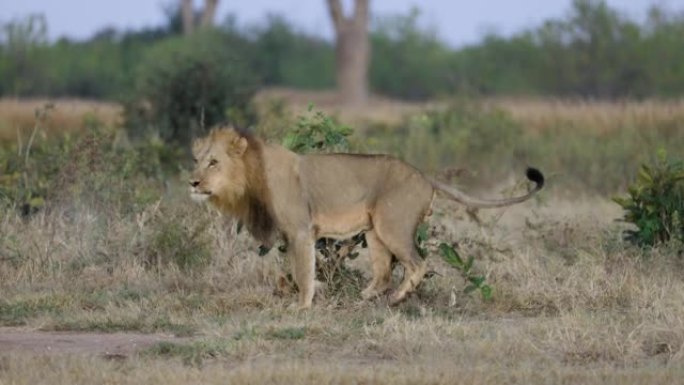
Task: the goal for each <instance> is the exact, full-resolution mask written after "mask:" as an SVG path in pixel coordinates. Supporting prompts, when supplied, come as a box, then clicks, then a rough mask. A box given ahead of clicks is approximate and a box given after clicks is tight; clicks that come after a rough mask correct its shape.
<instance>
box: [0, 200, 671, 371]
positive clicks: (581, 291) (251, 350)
mask: <svg viewBox="0 0 684 385" xmlns="http://www.w3.org/2000/svg"><path fill="white" fill-rule="evenodd" d="M165 199H166V200H168V201H167V202H163V203H162V205H168V207H175V210H179V211H180V213H182V214H183V215H182V216H180V217H181V218H183V219H182V221H183V224H184V225H185V226H191V225H192V224H191V222H196V221H203V220H208V221H210V226H209V227H208V229H207V231H208V232H209V233H210V235H211V237H212V239H213V242H212V255H213V257H212V261H211V263H210V265H209V266H208V267H207V268H205V269H200V270H196V271H192V272H190V273H188V272H182V271H179V270H178V269H177V268H174V267H172V266H167V267H165V268H162V269H150V268H146V267H145V264H144V263H143V261H144V258H142V256H141V255H140V252H141V251H140V250H141V244H144V240H145V237H146V234H147V230H146V228H147V227H149V226H153V220H152V219H150V218H153V217H154V211H155V210H161V209H160V208H159V206H156V205H153V206H151V207H149V208H148V209H147V210H145V211H144V212H142V213H140V214H138V215H137V220H133V219H130V220H129V219H125V218H121V219H115V220H109V221H106V220H103V218H101V217H100V216H99V214H98V213H96V212H89V211H87V210H85V209H83V208H81V209H79V210H78V211H77V212H76V213H75V215H72V216H71V217H68V218H65V217H64V215H63V213H52V214H39V215H37V216H35V217H33V218H31V219H30V220H28V221H26V220H22V219H20V218H17V217H13V216H11V215H9V216H5V217H3V219H2V222H0V232H1V233H2V234H3V243H2V247H3V248H2V249H0V254H2V261H1V262H0V290H2V293H3V297H2V300H1V301H0V322H2V323H3V324H5V325H23V326H22V327H23V328H24V329H25V330H35V329H40V330H76V331H83V332H87V331H105V332H106V331H120V330H133V331H145V332H150V331H167V332H172V333H176V334H178V335H182V336H188V335H190V336H193V337H192V338H191V339H189V340H188V339H183V340H179V341H177V342H172V343H171V344H170V345H160V346H157V347H153V348H152V349H148V350H146V351H143V352H141V353H140V354H139V355H132V356H128V357H127V358H124V359H123V361H116V362H111V361H108V360H106V359H104V358H96V357H91V356H82V355H57V356H50V357H42V356H37V355H33V354H26V355H20V354H17V353H13V354H10V355H7V354H5V355H3V354H2V353H0V356H4V357H2V358H1V359H0V367H1V368H2V373H3V375H2V378H3V379H4V381H6V382H5V383H10V384H22V383H36V382H38V383H40V382H41V379H43V380H44V379H46V378H49V379H50V380H49V382H50V383H67V382H68V383H85V382H89V383H92V382H93V380H95V381H97V379H101V380H103V381H104V379H107V381H109V382H111V383H150V384H153V383H162V382H163V383H167V384H175V383H185V382H187V381H189V380H191V381H194V382H198V381H199V382H203V383H214V382H219V381H220V382H223V383H225V382H226V380H227V381H228V382H231V383H311V384H313V383H316V384H319V383H331V384H333V383H334V384H345V383H350V384H351V383H375V384H395V383H406V384H408V383H426V384H427V383H429V384H442V383H444V384H447V383H453V381H455V379H458V380H459V381H462V382H467V383H474V384H495V383H511V382H516V383H531V384H534V383H577V382H579V383H597V384H598V383H608V384H611V383H615V384H618V383H620V384H637V383H677V381H681V379H682V378H684V377H682V374H683V371H684V323H683V321H682V320H684V294H683V293H684V279H683V278H682V277H684V274H682V273H684V267H683V266H682V263H681V260H680V259H678V257H676V251H671V250H668V249H658V250H655V251H652V252H642V251H640V250H635V249H633V248H631V247H630V246H629V245H627V244H624V243H623V242H622V241H621V240H620V239H619V235H618V233H619V228H618V227H617V225H616V224H614V223H613V221H612V220H613V218H615V217H616V216H617V215H618V214H619V210H618V209H617V207H616V206H614V205H612V204H610V203H608V202H606V201H603V200H601V199H589V198H585V199H578V200H573V201H567V200H565V199H562V198H557V197H546V201H545V202H536V203H535V202H531V203H528V204H525V205H522V206H518V207H515V208H511V209H508V210H506V211H496V212H495V211H490V212H482V213H481V214H480V219H481V221H482V225H476V224H475V223H473V222H471V221H469V220H467V219H466V216H465V215H463V212H462V211H461V210H460V209H459V208H458V206H456V205H454V204H452V203H450V202H445V201H439V202H438V205H437V211H436V213H435V215H434V217H433V219H432V220H431V223H432V225H433V228H434V237H435V239H440V240H446V241H452V242H455V241H457V242H458V243H459V245H460V250H461V252H462V253H463V254H464V255H471V254H473V255H476V256H477V257H478V259H477V267H478V269H479V270H481V271H482V272H485V273H486V275H487V277H488V281H489V282H490V284H492V285H493V286H494V288H495V294H494V300H493V301H491V302H482V301H481V300H480V299H479V298H478V297H477V296H475V295H470V296H468V295H464V294H462V293H461V290H462V288H463V286H464V282H463V281H462V280H461V278H460V277H459V275H458V274H456V272H455V271H454V270H452V269H451V268H449V267H448V266H447V265H446V264H444V263H443V262H442V261H441V260H440V259H439V258H438V257H437V256H436V255H434V254H433V255H432V256H431V257H430V259H429V263H430V266H431V268H432V269H433V270H435V271H436V272H437V273H438V275H436V276H435V277H433V278H431V279H430V280H428V281H427V282H426V283H425V284H424V286H423V287H422V288H421V290H420V291H419V293H418V294H417V295H415V296H414V297H412V298H411V299H409V300H408V301H407V302H406V303H404V304H402V305H401V306H399V307H397V308H388V307H386V304H385V301H384V300H379V301H376V302H373V303H362V302H360V301H359V299H358V298H356V297H354V296H349V295H334V293H333V294H331V293H329V294H328V296H327V297H325V298H319V299H318V300H317V302H316V304H315V307H314V309H312V310H311V311H308V312H303V313H299V312H296V311H293V310H290V309H289V308H288V306H289V305H290V303H292V301H294V296H292V295H290V296H285V297H283V298H280V297H277V296H274V295H273V289H274V286H275V284H274V282H275V280H276V277H277V275H278V271H279V270H280V268H281V262H280V261H279V258H278V256H277V252H272V253H270V254H269V255H267V256H265V257H259V256H258V255H257V254H256V252H255V250H256V246H257V245H256V244H255V243H254V242H253V241H252V240H251V239H250V238H249V237H247V236H246V235H244V234H241V235H237V236H236V235H235V233H234V230H235V229H234V228H232V225H231V224H230V223H226V222H225V221H224V220H222V219H221V218H220V217H218V216H217V215H216V214H215V213H214V212H213V211H210V210H204V209H201V208H200V207H197V206H191V203H190V202H187V200H186V199H185V197H184V196H182V194H181V193H178V194H177V195H176V194H174V193H171V194H170V195H169V196H167V197H165ZM143 249H144V248H143ZM79 258H80V259H79ZM76 262H78V263H76ZM358 267H360V268H363V269H364V271H367V267H368V266H367V257H366V256H365V251H363V252H362V255H361V257H359V260H358ZM397 278H398V277H397Z"/></svg>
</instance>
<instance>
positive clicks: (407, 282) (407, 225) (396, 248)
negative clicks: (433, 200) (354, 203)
mask: <svg viewBox="0 0 684 385" xmlns="http://www.w3.org/2000/svg"><path fill="white" fill-rule="evenodd" d="M428 207H429V204H428V205H426V207H404V208H403V210H402V211H399V210H392V207H390V206H388V207H384V208H383V207H380V208H379V209H378V211H377V213H376V215H375V216H374V218H373V226H374V228H375V231H376V233H377V235H378V238H379V239H380V240H381V241H382V243H383V244H385V245H386V246H387V248H388V249H389V251H390V252H391V253H392V254H394V255H395V256H396V257H397V259H398V260H399V262H400V263H401V264H402V266H403V267H404V280H403V281H402V282H401V284H400V285H399V287H398V288H397V290H395V291H394V293H392V295H391V296H390V300H389V302H390V305H396V304H397V303H399V302H401V301H402V300H404V298H406V295H407V294H408V293H410V292H412V291H414V290H415V289H416V287H418V285H419V284H420V282H421V281H422V280H423V276H424V275H425V273H426V271H427V263H426V262H425V260H424V259H423V258H422V257H421V256H420V255H419V254H418V251H417V250H416V247H415V243H414V237H415V232H416V228H417V226H418V223H419V222H420V220H421V219H422V218H423V216H424V214H425V212H426V211H427V208H428Z"/></svg>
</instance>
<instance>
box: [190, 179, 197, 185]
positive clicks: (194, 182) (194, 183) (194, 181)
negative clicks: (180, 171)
mask: <svg viewBox="0 0 684 385" xmlns="http://www.w3.org/2000/svg"><path fill="white" fill-rule="evenodd" d="M190 186H192V187H197V186H199V181H198V180H191V181H190Z"/></svg>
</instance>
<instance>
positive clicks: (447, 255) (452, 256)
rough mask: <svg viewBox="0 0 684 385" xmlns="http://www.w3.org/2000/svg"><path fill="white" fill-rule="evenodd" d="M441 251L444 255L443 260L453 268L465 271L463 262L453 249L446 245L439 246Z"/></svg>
mask: <svg viewBox="0 0 684 385" xmlns="http://www.w3.org/2000/svg"><path fill="white" fill-rule="evenodd" d="M439 251H440V253H441V254H442V258H444V260H445V261H446V262H447V263H448V264H450V265H451V266H453V267H456V268H458V269H459V270H460V269H463V260H462V259H461V257H460V256H459V255H458V253H457V252H456V250H454V248H453V247H451V246H449V245H447V244H446V243H440V244H439Z"/></svg>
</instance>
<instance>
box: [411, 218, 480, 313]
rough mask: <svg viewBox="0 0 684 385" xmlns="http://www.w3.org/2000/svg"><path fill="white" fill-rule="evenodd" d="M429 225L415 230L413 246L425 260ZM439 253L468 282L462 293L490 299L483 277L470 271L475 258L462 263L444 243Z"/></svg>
mask: <svg viewBox="0 0 684 385" xmlns="http://www.w3.org/2000/svg"><path fill="white" fill-rule="evenodd" d="M429 228H430V227H429V225H428V224H427V223H421V224H420V225H418V228H417V229H416V235H415V240H414V241H415V246H416V250H417V251H418V254H420V256H421V257H423V258H426V257H427V255H428V250H427V248H426V247H425V243H426V242H427V240H428V230H429ZM439 252H440V254H441V255H442V258H444V260H445V261H446V262H447V263H448V264H449V265H450V266H452V267H454V268H455V269H457V270H458V271H459V272H461V275H463V279H465V280H466V281H467V282H468V285H467V286H466V287H465V289H463V291H464V292H465V293H466V294H468V293H471V292H473V291H475V290H479V291H480V294H481V295H482V299H484V300H489V299H491V298H492V288H491V286H489V285H487V284H486V283H485V277H484V276H482V275H477V274H475V273H474V272H473V271H472V268H473V263H474V262H475V258H474V257H473V256H472V255H471V256H470V257H469V258H468V259H467V260H466V261H463V259H462V258H461V256H460V255H459V254H458V251H456V249H455V248H454V247H453V246H450V245H448V244H446V243H443V242H442V243H440V245H439Z"/></svg>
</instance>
